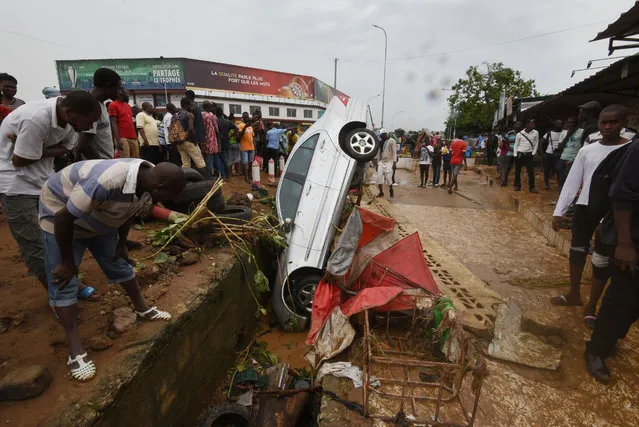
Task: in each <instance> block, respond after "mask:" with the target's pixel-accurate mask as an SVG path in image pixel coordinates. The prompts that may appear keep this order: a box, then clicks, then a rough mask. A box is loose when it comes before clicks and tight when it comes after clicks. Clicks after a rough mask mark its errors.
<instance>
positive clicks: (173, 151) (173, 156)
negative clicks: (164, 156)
mask: <svg viewBox="0 0 639 427" xmlns="http://www.w3.org/2000/svg"><path fill="white" fill-rule="evenodd" d="M167 148H168V150H169V162H171V163H173V164H176V165H178V166H179V167H182V157H180V152H179V151H178V149H177V144H169V145H167Z"/></svg>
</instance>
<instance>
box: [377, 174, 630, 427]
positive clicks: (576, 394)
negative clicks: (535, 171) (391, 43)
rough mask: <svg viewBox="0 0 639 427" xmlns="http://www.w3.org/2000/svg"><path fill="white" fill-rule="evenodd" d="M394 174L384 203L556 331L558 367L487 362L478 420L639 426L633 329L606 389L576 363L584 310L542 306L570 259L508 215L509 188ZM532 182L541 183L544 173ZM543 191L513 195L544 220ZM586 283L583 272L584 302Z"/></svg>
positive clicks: (472, 179)
mask: <svg viewBox="0 0 639 427" xmlns="http://www.w3.org/2000/svg"><path fill="white" fill-rule="evenodd" d="M399 177H400V179H399V182H401V183H402V185H400V187H399V188H398V189H397V190H396V197H395V198H394V199H393V200H389V201H390V202H391V203H392V205H393V207H394V208H396V209H398V210H399V211H400V212H402V214H403V215H405V216H406V217H408V218H411V222H412V223H413V225H414V226H415V227H416V228H417V229H418V230H419V231H420V232H422V233H424V234H425V235H426V236H428V237H429V238H432V239H433V240H434V241H436V242H437V243H438V244H439V245H441V246H442V247H443V248H444V249H446V250H447V251H448V252H449V253H450V254H451V255H453V256H454V257H456V258H457V259H458V260H459V261H461V262H462V263H463V264H464V265H465V266H466V267H467V268H468V269H469V270H470V271H471V272H472V273H474V274H475V275H476V276H477V277H479V278H480V279H482V280H483V281H484V282H485V283H486V284H487V286H488V287H489V288H490V289H492V290H494V291H496V292H497V293H498V294H499V295H501V296H502V297H507V298H510V299H511V300H512V301H514V302H515V303H516V304H517V305H518V306H519V307H520V308H521V309H522V311H523V312H524V313H532V314H535V315H537V316H539V317H541V318H542V319H544V321H545V322H546V323H547V324H549V325H551V326H553V327H555V328H557V329H559V330H560V331H561V335H562V337H563V340H562V342H561V344H560V348H561V350H563V357H562V363H561V366H560V369H559V370H558V371H548V370H541V369H534V368H527V367H524V366H521V365H517V364H515V363H510V362H504V361H500V360H497V359H492V358H490V357H489V358H488V367H489V369H490V372H491V374H490V377H489V378H488V379H487V380H486V382H485V385H484V389H483V391H482V398H481V402H480V410H479V418H478V424H479V425H522V426H525V425H639V406H638V405H637V400H636V396H637V394H638V393H639V374H638V372H639V371H638V370H637V366H639V353H638V352H637V350H636V348H637V344H638V343H639V328H638V327H637V326H636V325H635V326H634V327H633V328H632V329H631V331H630V333H629V334H628V337H627V338H626V339H625V340H623V341H622V342H621V343H620V345H619V347H620V351H619V353H618V355H617V356H615V357H612V358H611V359H610V360H609V367H610V368H611V370H612V371H613V375H614V376H615V380H614V381H613V383H612V384H611V385H609V386H604V385H602V384H600V383H598V382H596V381H595V380H594V379H593V378H592V377H590V375H589V374H588V373H587V372H586V369H585V364H584V359H583V351H584V344H585V341H587V340H588V339H589V336H590V330H589V329H587V328H586V327H585V325H584V322H583V311H582V309H581V308H578V307H570V308H564V307H553V306H551V305H550V302H549V298H550V297H551V296H553V295H556V294H557V293H559V292H561V291H565V290H566V287H567V285H568V259H567V257H566V256H565V255H564V254H562V253H561V252H560V251H559V250H558V249H557V248H555V247H553V246H552V245H550V244H549V243H548V241H546V240H545V239H544V238H543V237H542V236H541V235H540V234H538V233H537V232H535V230H534V229H533V228H532V226H531V225H530V224H528V223H527V222H526V220H525V219H524V217H523V215H521V214H520V213H518V212H516V211H515V209H514V205H513V203H512V196H513V192H512V190H511V189H510V188H501V187H499V186H498V184H495V183H494V184H493V185H492V186H491V185H490V183H489V182H488V181H487V180H486V177H485V176H484V175H478V174H476V173H474V172H472V171H467V172H464V173H462V175H461V176H460V185H459V193H457V194H455V193H454V194H452V195H451V194H448V193H447V192H446V191H444V190H443V189H440V188H418V187H417V183H418V176H417V175H416V174H410V173H408V172H406V171H402V173H401V174H400V175H399ZM511 179H512V178H511ZM522 180H525V174H524V177H522ZM537 187H538V188H540V187H541V188H542V187H543V181H542V178H541V176H537ZM373 192H374V191H373ZM540 193H541V194H539V195H535V194H528V193H524V192H521V193H519V192H518V193H516V194H515V196H516V197H518V198H522V199H523V200H524V201H526V202H527V203H528V204H530V205H532V206H534V208H535V209H537V211H538V212H542V213H545V215H546V216H547V217H548V218H547V220H548V221H550V220H551V215H552V210H553V206H552V205H551V202H552V201H553V200H554V198H555V197H556V192H552V191H551V192H544V191H543V190H541V191H540ZM565 233H568V232H565ZM425 248H426V249H428V248H427V247H426V245H425ZM588 280H589V277H587V276H586V277H584V280H583V283H584V285H583V286H582V299H584V300H586V298H587V295H588V292H589V286H588V284H587V283H588Z"/></svg>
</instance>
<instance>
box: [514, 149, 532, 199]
mask: <svg viewBox="0 0 639 427" xmlns="http://www.w3.org/2000/svg"><path fill="white" fill-rule="evenodd" d="M523 167H526V171H527V172H528V189H529V190H532V189H533V188H535V167H534V166H533V155H532V153H523V154H522V153H519V155H518V156H517V158H516V159H515V184H514V185H515V187H517V188H520V187H521V169H522V168H523Z"/></svg>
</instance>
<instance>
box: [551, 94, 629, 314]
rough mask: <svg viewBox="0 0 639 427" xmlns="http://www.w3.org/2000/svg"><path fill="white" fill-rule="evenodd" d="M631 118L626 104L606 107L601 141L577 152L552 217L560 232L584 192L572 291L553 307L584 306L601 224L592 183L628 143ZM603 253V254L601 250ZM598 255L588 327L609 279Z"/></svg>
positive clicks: (576, 222) (576, 218)
mask: <svg viewBox="0 0 639 427" xmlns="http://www.w3.org/2000/svg"><path fill="white" fill-rule="evenodd" d="M627 118H628V109H627V108H626V107H624V106H623V105H611V106H609V107H606V108H604V109H603V110H602V111H601V114H600V115H599V129H600V131H601V134H602V139H601V140H600V141H596V142H593V143H591V144H589V145H587V146H584V147H583V148H582V149H581V150H579V152H578V153H577V157H575V161H574V163H573V164H572V168H571V169H570V173H569V174H568V177H567V178H566V182H565V183H564V186H563V188H562V190H561V194H560V195H559V200H558V201H557V206H556V207H555V212H554V214H553V228H554V229H555V230H556V231H558V230H559V226H560V224H561V221H562V218H563V216H564V215H565V214H566V212H567V211H568V209H569V208H570V205H571V204H572V202H573V200H574V199H575V197H576V196H577V192H579V189H581V192H580V193H579V197H578V199H577V202H576V205H575V213H574V215H573V217H572V242H571V247H570V291H569V292H568V293H567V294H565V295H564V294H562V295H558V296H555V297H553V298H552V299H551V302H552V303H553V304H554V305H562V306H568V305H581V304H582V303H581V293H580V285H581V275H582V273H583V269H584V266H585V265H586V255H587V254H588V250H589V249H590V240H591V239H592V235H593V233H594V231H595V229H596V228H597V226H598V225H599V222H600V220H601V218H596V217H593V215H592V214H591V212H590V210H589V209H588V199H589V193H590V182H591V180H592V175H593V173H594V172H595V170H596V169H597V166H599V164H600V163H601V162H602V161H603V160H604V159H605V158H606V157H607V156H608V154H610V153H611V152H613V151H614V150H616V149H618V148H619V147H621V146H622V145H625V144H627V143H628V142H629V141H628V139H626V138H624V137H622V136H621V135H620V132H621V129H622V127H623V126H624V124H625V122H626V120H627ZM599 252H601V251H599ZM604 258H606V257H603V256H601V255H600V253H598V252H597V248H595V252H594V253H593V256H592V263H593V277H592V288H591V291H590V300H589V301H588V304H587V305H586V307H585V309H584V320H585V321H586V325H588V326H589V327H592V326H593V325H594V320H595V319H596V317H595V310H596V307H597V302H598V301H599V297H600V296H601V292H602V291H603V287H604V285H605V283H606V280H607V277H606V276H605V274H599V272H600V271H602V270H606V269H607V264H608V260H607V259H604Z"/></svg>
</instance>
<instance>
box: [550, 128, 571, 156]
mask: <svg viewBox="0 0 639 427" xmlns="http://www.w3.org/2000/svg"><path fill="white" fill-rule="evenodd" d="M566 133H567V131H565V130H562V131H561V132H555V131H554V130H551V131H550V132H548V133H547V134H546V135H545V136H544V138H546V141H548V147H547V148H546V153H547V154H552V153H553V152H554V151H555V150H556V149H557V147H559V144H561V141H563V140H564V138H565V137H566Z"/></svg>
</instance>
